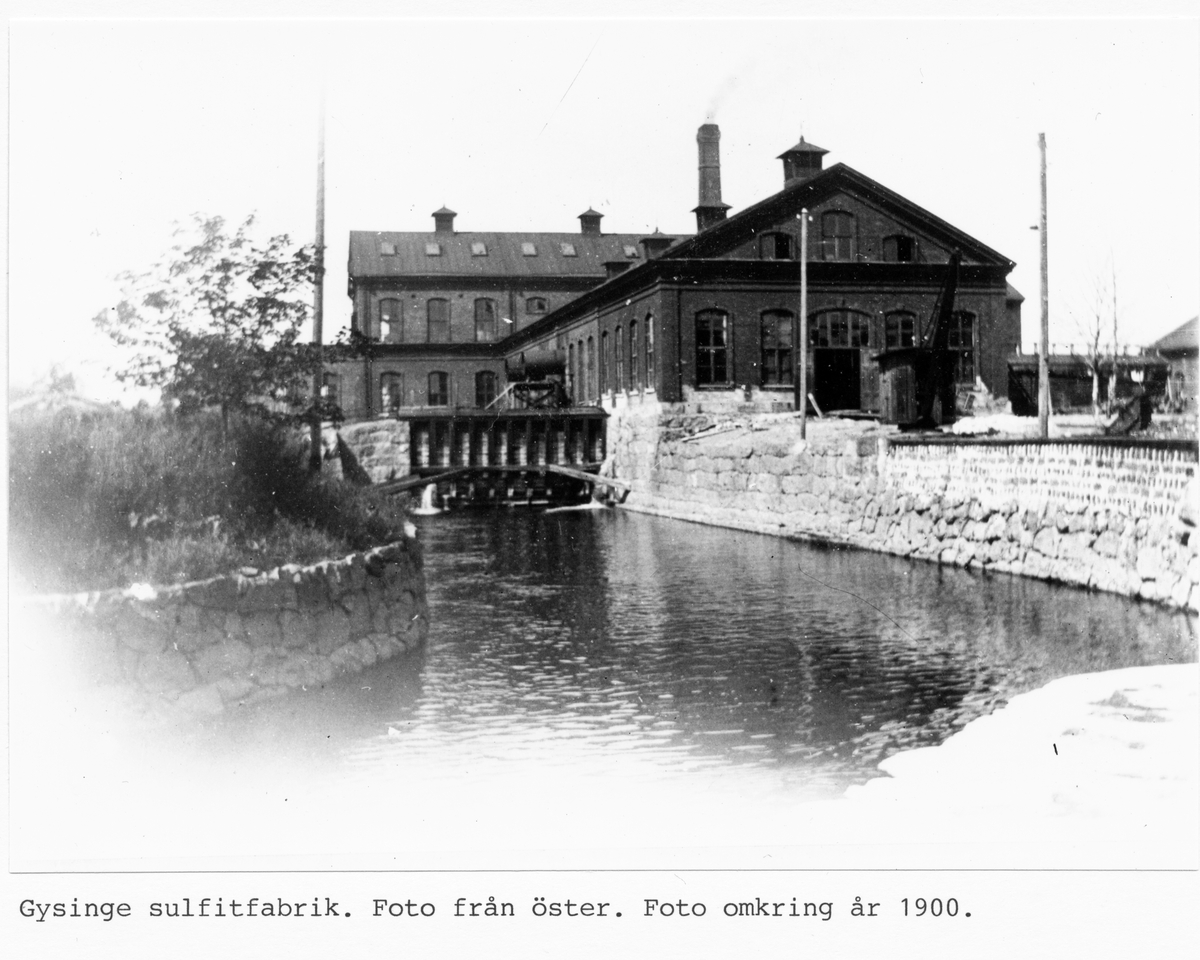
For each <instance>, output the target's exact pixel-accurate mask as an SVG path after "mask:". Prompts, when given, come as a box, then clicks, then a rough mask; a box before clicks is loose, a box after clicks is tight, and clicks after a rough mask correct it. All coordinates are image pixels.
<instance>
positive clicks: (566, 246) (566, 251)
mask: <svg viewBox="0 0 1200 960" xmlns="http://www.w3.org/2000/svg"><path fill="white" fill-rule="evenodd" d="M558 249H559V251H560V252H561V253H562V255H563V256H564V257H573V256H575V255H576V254H575V244H573V243H560V244H559V245H558Z"/></svg>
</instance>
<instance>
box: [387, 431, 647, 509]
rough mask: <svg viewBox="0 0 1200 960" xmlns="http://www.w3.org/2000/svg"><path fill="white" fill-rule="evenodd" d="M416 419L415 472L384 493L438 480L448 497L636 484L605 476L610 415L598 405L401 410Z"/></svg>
mask: <svg viewBox="0 0 1200 960" xmlns="http://www.w3.org/2000/svg"><path fill="white" fill-rule="evenodd" d="M400 419H401V420H405V421H407V422H408V424H409V471H408V476H406V477H402V478H401V479H399V480H393V481H391V482H390V483H385V484H381V485H380V486H379V489H380V490H381V491H383V492H385V493H400V492H402V491H405V490H414V489H418V488H422V487H426V486H429V485H430V484H434V485H436V491H437V496H438V498H439V499H440V500H441V502H442V503H443V504H444V505H447V506H453V505H464V506H465V505H467V504H488V503H494V504H500V503H514V502H516V503H521V502H526V503H529V502H539V503H540V502H554V503H578V502H581V501H584V500H587V499H588V497H589V496H590V495H591V493H592V491H593V490H594V489H596V487H597V486H599V487H602V488H604V489H606V490H608V491H613V492H614V493H616V494H617V495H618V496H620V495H623V494H624V493H625V492H628V490H629V484H627V483H625V482H623V481H620V480H616V479H615V478H611V477H601V476H599V470H600V467H601V464H602V463H603V461H604V457H605V453H606V451H605V420H606V415H605V413H604V411H603V410H602V409H600V408H599V407H558V408H550V409H523V410H502V411H493V410H470V411H446V412H445V413H440V412H439V413H431V412H425V411H422V412H420V413H413V414H403V413H402V414H400Z"/></svg>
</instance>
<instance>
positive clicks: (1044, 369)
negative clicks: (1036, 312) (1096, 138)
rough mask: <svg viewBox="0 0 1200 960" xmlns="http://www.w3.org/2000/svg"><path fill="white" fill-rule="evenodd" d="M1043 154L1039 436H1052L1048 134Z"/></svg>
mask: <svg viewBox="0 0 1200 960" xmlns="http://www.w3.org/2000/svg"><path fill="white" fill-rule="evenodd" d="M1038 149H1039V150H1040V151H1041V154H1042V219H1041V229H1040V230H1039V231H1038V232H1039V233H1040V234H1041V238H1042V342H1041V348H1040V350H1039V351H1038V436H1040V437H1042V438H1043V439H1045V438H1046V437H1049V436H1050V279H1049V278H1050V269H1049V260H1048V252H1049V246H1048V244H1047V242H1046V135H1045V134H1044V133H1039V134H1038Z"/></svg>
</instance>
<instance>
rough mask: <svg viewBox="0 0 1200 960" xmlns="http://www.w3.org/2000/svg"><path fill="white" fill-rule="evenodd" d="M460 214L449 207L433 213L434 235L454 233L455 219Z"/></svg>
mask: <svg viewBox="0 0 1200 960" xmlns="http://www.w3.org/2000/svg"><path fill="white" fill-rule="evenodd" d="M457 216H458V214H457V213H455V212H454V211H453V210H451V209H450V208H449V207H442V209H441V210H434V211H433V232H434V233H453V232H454V218H455V217H457Z"/></svg>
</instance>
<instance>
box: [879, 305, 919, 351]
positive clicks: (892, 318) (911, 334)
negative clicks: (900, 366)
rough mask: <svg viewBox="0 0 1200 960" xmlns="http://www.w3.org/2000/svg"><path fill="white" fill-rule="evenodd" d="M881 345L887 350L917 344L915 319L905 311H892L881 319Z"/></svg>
mask: <svg viewBox="0 0 1200 960" xmlns="http://www.w3.org/2000/svg"><path fill="white" fill-rule="evenodd" d="M883 343H884V347H885V348H886V349H888V350H898V349H900V348H901V347H912V346H915V345H916V343H917V318H916V317H915V316H914V315H913V314H912V313H910V312H909V311H907V310H893V311H892V312H891V313H889V314H887V315H886V316H885V317H884V318H883Z"/></svg>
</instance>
